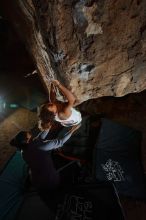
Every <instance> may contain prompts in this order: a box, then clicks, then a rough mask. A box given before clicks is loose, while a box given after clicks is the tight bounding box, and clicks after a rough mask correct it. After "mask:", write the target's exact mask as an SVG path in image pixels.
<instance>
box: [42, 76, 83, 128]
mask: <svg viewBox="0 0 146 220" xmlns="http://www.w3.org/2000/svg"><path fill="white" fill-rule="evenodd" d="M56 88H58V90H59V91H60V92H61V93H62V95H63V96H64V97H65V99H66V100H67V101H66V102H62V101H59V100H57V99H56V93H55V90H56ZM74 103H75V97H74V95H73V94H72V93H71V92H70V91H69V90H68V89H67V88H65V87H64V86H63V85H62V84H61V83H60V82H59V81H58V80H52V81H51V92H50V102H49V103H46V104H44V105H42V106H41V109H40V113H39V118H40V121H41V124H42V125H43V124H44V125H45V124H47V118H49V117H50V116H51V115H52V114H53V115H54V120H55V121H57V122H59V123H60V124H61V125H62V126H65V127H70V126H74V125H78V124H80V123H81V121H82V117H81V113H80V112H79V111H77V110H76V109H75V108H73V105H74Z"/></svg>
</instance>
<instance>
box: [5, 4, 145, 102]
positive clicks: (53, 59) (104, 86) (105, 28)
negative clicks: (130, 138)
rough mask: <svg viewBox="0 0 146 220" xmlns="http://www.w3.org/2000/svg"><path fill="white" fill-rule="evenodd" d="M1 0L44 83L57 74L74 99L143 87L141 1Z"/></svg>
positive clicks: (126, 91)
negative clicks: (73, 95) (69, 89)
mask: <svg viewBox="0 0 146 220" xmlns="http://www.w3.org/2000/svg"><path fill="white" fill-rule="evenodd" d="M3 2H4V3H3V6H2V7H3V8H6V10H5V15H6V16H7V18H9V19H10V20H11V21H12V23H13V24H14V25H15V27H16V29H17V30H18V32H19V33H20V35H21V36H22V38H23V39H24V40H25V42H26V45H27V48H28V49H29V50H30V52H31V54H32V56H33V59H34V62H35V63H36V65H37V68H38V70H39V72H40V75H41V76H42V78H43V81H44V84H45V85H46V86H47V87H48V76H51V77H52V76H55V77H56V76H57V77H58V78H59V79H61V80H62V81H63V82H65V83H66V85H67V86H68V87H70V88H71V89H72V91H73V92H74V93H75V95H76V96H77V98H78V103H81V102H83V101H85V100H88V99H91V98H98V97H101V96H123V95H125V94H128V93H133V92H140V91H142V90H144V89H145V88H146V74H145V71H146V58H145V55H146V54H145V53H146V52H145V51H146V50H145V48H146V1H145V0H119V1H115V0H102V1H94V0H50V1H49V0H39V1H38V0H19V1H16V0H14V1H9V2H8V0H6V1H3ZM1 4H2V3H1ZM7 4H8V5H9V8H11V10H8V7H7Z"/></svg>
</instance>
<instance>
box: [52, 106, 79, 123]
mask: <svg viewBox="0 0 146 220" xmlns="http://www.w3.org/2000/svg"><path fill="white" fill-rule="evenodd" d="M71 111H72V113H71V115H70V116H69V118H67V119H64V120H61V119H60V118H59V117H58V114H56V115H55V121H58V122H60V123H61V124H62V125H63V126H64V127H70V126H73V125H78V124H80V122H81V121H82V116H81V113H80V112H79V111H77V110H76V109H74V108H71Z"/></svg>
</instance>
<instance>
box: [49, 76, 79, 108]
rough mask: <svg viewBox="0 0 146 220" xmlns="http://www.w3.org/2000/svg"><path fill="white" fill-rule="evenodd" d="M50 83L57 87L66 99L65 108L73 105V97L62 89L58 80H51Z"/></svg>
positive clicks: (65, 89) (66, 90)
mask: <svg viewBox="0 0 146 220" xmlns="http://www.w3.org/2000/svg"><path fill="white" fill-rule="evenodd" d="M52 83H53V84H54V85H55V86H57V87H58V89H59V90H60V92H61V93H62V94H63V95H64V96H65V97H66V99H67V100H68V102H67V103H66V107H72V106H73V105H74V103H75V100H76V99H75V96H74V95H73V94H72V93H71V92H70V91H69V90H68V89H67V88H66V87H64V86H63V85H62V84H61V83H60V82H59V81H58V80H52Z"/></svg>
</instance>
